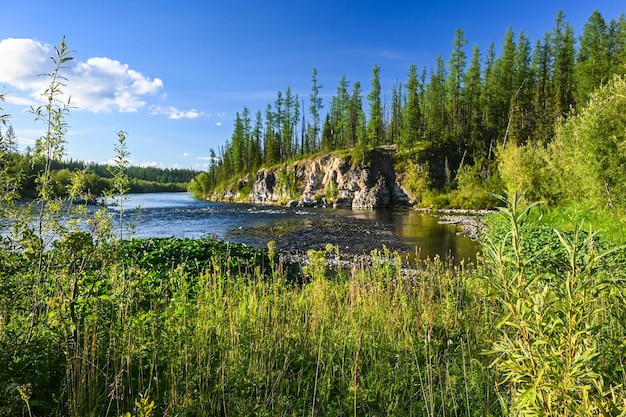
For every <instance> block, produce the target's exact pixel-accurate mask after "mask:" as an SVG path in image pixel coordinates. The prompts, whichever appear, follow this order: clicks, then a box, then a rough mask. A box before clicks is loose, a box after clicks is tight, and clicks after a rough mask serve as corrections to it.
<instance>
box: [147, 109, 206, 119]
mask: <svg viewBox="0 0 626 417" xmlns="http://www.w3.org/2000/svg"><path fill="white" fill-rule="evenodd" d="M151 110H152V112H151V114H155V115H156V114H160V115H165V116H167V117H168V118H169V119H172V120H180V119H196V118H198V117H200V116H201V115H202V113H200V112H199V111H198V110H196V109H191V110H178V109H177V108H176V107H172V106H169V107H164V106H152V108H151Z"/></svg>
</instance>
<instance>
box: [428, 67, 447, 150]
mask: <svg viewBox="0 0 626 417" xmlns="http://www.w3.org/2000/svg"><path fill="white" fill-rule="evenodd" d="M445 82H446V71H445V64H444V62H443V58H442V57H441V55H439V56H438V57H437V69H436V70H434V71H431V75H430V81H429V83H428V87H427V89H426V102H425V112H424V116H425V119H426V124H427V129H428V135H429V137H430V141H431V143H432V144H433V145H440V144H443V143H446V142H447V140H448V137H447V136H446V132H447V129H446V127H447V126H448V113H447V111H446V103H447V101H446V85H445Z"/></svg>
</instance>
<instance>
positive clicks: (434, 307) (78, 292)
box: [0, 195, 626, 416]
mask: <svg viewBox="0 0 626 417" xmlns="http://www.w3.org/2000/svg"><path fill="white" fill-rule="evenodd" d="M507 204H508V205H507V206H506V207H505V208H503V209H502V211H501V215H500V216H499V217H500V220H499V221H495V222H494V227H493V229H492V230H493V231H492V233H491V234H490V235H489V236H490V237H489V238H487V237H485V242H486V243H485V245H484V247H483V251H484V257H483V258H481V259H482V261H481V262H479V264H478V265H476V266H475V267H473V268H463V267H457V268H450V267H449V265H447V264H446V263H444V262H442V261H440V260H438V259H435V260H424V261H422V264H421V265H420V268H419V270H418V271H419V272H418V273H417V275H415V276H412V277H408V276H407V273H406V270H404V269H403V268H402V265H401V263H399V262H398V259H399V256H398V255H396V254H392V253H389V252H382V253H374V254H373V255H376V256H374V257H373V259H374V262H373V264H372V265H369V266H366V265H359V264H356V265H354V267H352V268H351V269H343V270H339V271H336V273H335V274H333V275H332V277H328V276H327V274H326V273H325V267H324V260H325V258H326V256H328V253H327V252H324V251H322V252H311V253H310V254H309V255H310V257H311V259H312V260H313V263H312V264H311V265H310V266H309V267H307V268H304V269H303V271H302V273H303V274H304V276H303V277H299V278H298V279H297V280H295V279H294V278H293V277H291V276H290V275H288V274H287V273H286V272H285V271H286V270H285V269H284V268H283V266H282V265H280V264H279V263H277V260H276V259H277V258H276V257H275V256H274V255H275V254H272V253H265V252H263V253H262V252H259V251H256V250H253V249H251V248H248V247H245V246H241V245H231V244H226V243H222V242H218V241H215V240H213V239H202V240H192V239H174V238H171V239H131V240H126V241H123V242H120V241H112V242H111V243H110V244H106V245H101V244H98V243H94V242H93V241H91V240H90V239H87V238H86V234H81V232H77V233H73V234H69V235H68V237H66V238H65V239H62V240H61V241H60V242H59V243H57V244H56V245H55V247H54V249H52V250H50V251H48V252H46V253H45V255H44V257H43V258H42V259H41V260H40V261H39V260H36V259H29V258H28V257H26V256H24V255H23V254H21V253H17V252H6V251H5V252H4V258H3V262H2V267H3V268H2V272H1V275H2V279H1V280H0V282H1V286H0V318H1V321H0V355H1V357H0V362H1V363H2V365H3V366H0V415H7V416H9V415H38V416H42V415H75V416H87V415H93V416H96V415H97V416H102V415H109V416H121V415H123V414H125V413H130V414H131V415H154V416H157V415H169V416H171V415H224V416H226V415H267V416H275V415H355V414H356V415H398V416H406V415H423V416H457V415H485V416H487V415H494V416H497V415H620V413H624V410H625V407H626V405H625V404H624V401H623V398H624V394H625V393H624V388H623V383H624V377H625V375H624V369H623V366H622V363H623V360H624V351H625V350H624V347H625V346H624V334H625V332H624V323H625V319H626V316H625V311H624V305H625V304H624V299H623V288H624V285H623V279H624V268H623V263H622V261H621V259H623V257H624V253H623V251H620V250H616V249H613V250H604V249H602V245H603V244H602V243H601V242H600V241H599V239H598V236H597V235H595V234H594V233H586V232H585V231H584V230H581V229H575V230H573V231H570V232H554V231H553V230H548V228H547V227H546V226H544V225H543V224H542V223H541V222H540V220H539V219H537V218H535V217H533V216H532V215H530V212H531V208H532V206H530V205H524V204H523V203H522V202H521V200H520V199H519V197H518V196H516V195H514V196H512V197H511V198H510V200H508V203H507ZM329 250H336V248H329ZM380 255H384V256H380ZM35 262H41V264H42V265H43V267H42V268H37V267H36V264H35Z"/></svg>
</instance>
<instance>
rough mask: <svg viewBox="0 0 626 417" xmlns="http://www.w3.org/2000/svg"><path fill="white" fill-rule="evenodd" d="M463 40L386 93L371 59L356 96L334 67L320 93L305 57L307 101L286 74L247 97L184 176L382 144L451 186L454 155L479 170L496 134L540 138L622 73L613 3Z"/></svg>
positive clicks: (201, 181)
mask: <svg viewBox="0 0 626 417" xmlns="http://www.w3.org/2000/svg"><path fill="white" fill-rule="evenodd" d="M467 44H468V41H467V39H466V38H465V36H464V33H463V31H462V29H457V30H456V32H455V34H454V39H453V42H452V50H451V52H450V54H449V56H448V58H447V61H446V60H445V59H444V57H443V56H441V55H439V56H438V57H437V59H436V60H435V62H434V65H433V66H432V67H431V68H428V69H427V68H426V67H424V68H421V69H420V68H418V66H417V65H415V64H413V65H411V66H410V67H409V68H408V72H407V79H406V81H405V82H398V83H396V84H395V85H394V86H393V87H392V91H391V94H390V98H389V99H386V98H385V99H383V95H382V94H383V93H382V91H381V83H380V71H381V68H380V67H379V66H377V65H376V66H374V68H373V69H372V78H371V81H370V91H369V93H368V94H367V95H366V96H365V97H364V96H363V90H362V85H361V83H360V82H359V81H355V82H354V83H350V81H349V80H348V79H347V78H346V76H345V75H344V76H343V77H342V78H341V79H340V80H339V83H338V85H337V87H336V90H335V94H334V95H333V97H332V98H331V100H330V103H324V102H323V100H322V97H321V91H322V88H323V86H322V85H321V84H320V83H319V81H318V73H317V70H316V69H313V73H312V76H311V82H312V85H311V90H310V93H309V95H308V97H307V99H306V101H305V99H304V98H302V97H299V96H298V94H294V92H293V91H292V90H291V88H290V87H289V86H288V87H287V89H286V90H285V91H284V92H281V91H279V92H278V94H277V97H276V100H275V101H274V103H270V104H267V107H266V109H265V112H264V113H262V112H261V111H260V110H259V111H257V112H256V113H255V114H254V115H252V114H251V112H250V110H249V109H248V108H247V107H244V108H243V110H242V111H241V112H240V113H237V114H236V115H235V120H234V129H233V133H232V136H231V138H230V140H229V141H228V142H227V143H225V144H224V145H223V146H221V147H220V148H219V149H218V150H217V151H216V150H211V157H212V163H211V165H210V167H209V170H208V171H207V172H203V173H201V174H199V175H198V176H197V177H196V178H195V180H194V181H193V183H192V190H194V192H197V194H204V195H206V194H208V193H209V192H211V191H212V190H215V189H217V188H220V187H228V186H231V185H232V184H230V183H229V181H232V179H233V178H242V177H243V176H245V175H246V174H251V173H254V172H255V171H256V170H257V169H258V168H260V167H262V166H270V165H274V164H277V163H279V162H282V161H285V160H288V159H292V158H296V157H305V156H307V155H311V154H315V153H317V152H320V151H324V152H331V151H338V150H344V149H352V154H353V157H354V158H355V161H356V162H357V163H359V162H364V159H365V158H366V155H367V151H368V150H370V149H373V148H376V147H379V146H383V145H394V146H395V147H396V148H397V149H398V150H399V151H401V152H405V153H406V154H408V155H409V157H410V158H412V159H413V160H414V161H415V162H416V163H427V166H428V174H429V175H430V178H429V184H430V185H431V186H432V187H434V188H437V189H452V188H454V187H456V186H457V184H455V181H454V179H455V178H457V179H458V176H459V174H460V173H462V171H463V167H464V166H471V167H474V168H475V169H476V171H477V172H479V176H480V177H481V178H482V180H488V178H489V177H490V176H493V175H494V174H495V173H496V171H497V164H498V162H499V161H498V158H499V157H498V153H499V152H500V150H502V149H504V148H506V146H507V144H511V143H512V144H515V145H518V146H524V145H526V144H528V143H533V144H541V145H543V146H546V145H547V144H549V143H551V142H552V141H553V139H554V137H555V129H556V126H557V121H560V120H561V121H562V120H566V119H567V118H568V117H569V116H570V115H571V114H573V112H574V111H575V110H576V109H577V108H579V107H581V106H583V105H585V104H586V103H587V101H588V100H589V97H590V95H591V94H592V93H593V91H594V90H595V89H596V88H598V87H599V86H602V85H604V84H606V83H607V82H608V81H609V80H610V79H611V77H612V76H614V75H615V74H618V75H624V74H626V66H625V65H626V17H625V16H624V14H623V13H622V14H621V15H620V16H619V18H617V19H613V20H611V21H609V22H607V21H606V20H605V19H604V17H603V16H602V15H601V13H600V12H599V11H594V12H593V13H592V14H591V16H590V17H589V19H588V21H587V22H586V24H585V25H584V28H583V32H582V34H581V35H580V36H576V35H575V32H574V29H573V28H572V26H571V25H570V24H569V23H568V22H567V21H566V18H565V15H564V13H563V11H558V13H557V15H556V19H555V22H554V27H553V28H552V30H551V31H549V32H547V33H546V34H545V35H544V36H543V38H542V39H538V40H536V41H532V40H531V39H530V38H529V37H528V36H526V34H525V33H524V32H523V31H519V32H518V33H515V32H514V31H513V28H509V29H508V30H507V32H506V33H505V35H504V38H503V41H502V44H501V45H500V47H499V48H496V45H495V43H494V42H492V43H491V44H490V45H489V46H488V48H487V49H486V50H485V51H482V50H481V49H480V48H479V46H478V45H475V46H474V47H473V48H472V50H471V54H469V55H468V53H467V48H466V47H467ZM385 97H386V95H385ZM365 103H367V113H366V111H365V110H364V104H365ZM324 109H326V113H325V114H323V113H322V112H323V110H324ZM453 173H456V175H452V174H453Z"/></svg>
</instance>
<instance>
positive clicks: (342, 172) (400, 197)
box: [249, 151, 409, 209]
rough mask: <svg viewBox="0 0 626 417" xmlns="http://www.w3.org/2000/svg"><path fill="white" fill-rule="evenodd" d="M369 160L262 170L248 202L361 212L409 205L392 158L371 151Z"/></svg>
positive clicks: (330, 159)
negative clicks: (361, 209)
mask: <svg viewBox="0 0 626 417" xmlns="http://www.w3.org/2000/svg"><path fill="white" fill-rule="evenodd" d="M369 161H370V162H369V164H368V165H366V166H363V167H353V166H352V159H351V158H350V157H349V156H346V157H340V156H337V155H335V154H329V155H323V156H319V157H316V158H313V159H306V160H301V161H297V162H293V163H290V164H283V165H281V166H278V167H273V168H264V169H261V170H260V171H259V172H258V173H257V175H256V179H255V181H254V184H253V186H252V191H251V192H250V195H249V200H250V202H252V203H261V204H281V203H284V202H286V201H289V203H288V204H290V205H293V206H296V205H299V206H313V205H329V206H330V205H332V206H335V207H352V208H363V209H375V208H383V207H390V206H393V205H408V203H409V198H408V196H407V195H406V193H405V192H403V191H402V189H401V187H400V186H399V184H398V183H397V181H396V173H395V171H394V168H393V160H392V158H391V155H389V154H388V153H385V152H380V151H377V152H373V153H372V154H371V155H370V158H369Z"/></svg>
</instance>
